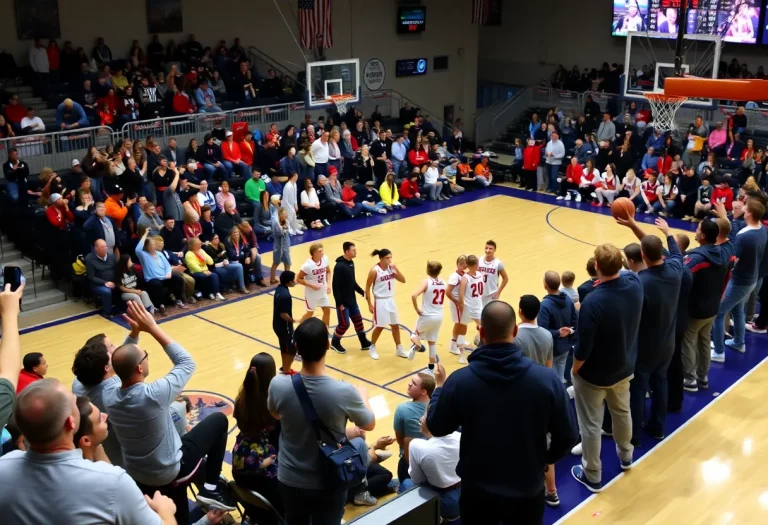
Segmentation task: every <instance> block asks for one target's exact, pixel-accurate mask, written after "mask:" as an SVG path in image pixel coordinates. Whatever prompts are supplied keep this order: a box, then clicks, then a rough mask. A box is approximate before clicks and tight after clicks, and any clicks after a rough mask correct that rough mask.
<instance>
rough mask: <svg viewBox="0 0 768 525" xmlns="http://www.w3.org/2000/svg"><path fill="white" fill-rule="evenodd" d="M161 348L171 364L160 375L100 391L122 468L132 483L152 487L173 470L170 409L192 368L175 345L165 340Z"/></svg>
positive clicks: (176, 461) (176, 462)
mask: <svg viewBox="0 0 768 525" xmlns="http://www.w3.org/2000/svg"><path fill="white" fill-rule="evenodd" d="M164 350H165V353H166V354H167V355H168V357H169V358H170V359H171V362H173V368H172V369H171V371H170V372H168V373H167V374H166V375H165V376H163V377H161V378H160V379H158V380H157V381H153V382H152V383H136V384H135V385H132V386H129V387H128V388H121V389H119V390H116V391H114V392H105V393H104V404H105V405H106V409H107V413H108V414H109V421H110V422H111V423H112V428H113V429H114V431H115V434H116V435H117V440H118V441H119V442H120V447H121V448H122V449H123V464H124V465H123V466H124V468H125V470H126V472H128V474H129V475H130V476H131V477H132V478H133V479H134V480H136V481H137V482H139V483H143V484H145V485H152V486H160V485H167V484H168V483H170V482H171V481H173V480H174V479H176V476H177V475H178V473H179V468H180V466H181V438H180V437H179V434H178V433H177V432H176V428H175V427H174V423H173V418H172V416H171V411H170V407H171V404H172V403H173V402H174V401H175V400H176V396H178V395H179V394H180V393H181V391H182V390H183V389H184V386H185V385H186V384H187V382H188V381H189V378H190V377H192V374H193V373H194V371H195V361H194V360H193V359H192V356H191V355H189V353H188V352H187V351H186V350H184V349H183V348H182V347H181V345H179V344H177V343H171V344H169V345H168V346H166V347H165V348H164ZM155 359H156V358H155Z"/></svg>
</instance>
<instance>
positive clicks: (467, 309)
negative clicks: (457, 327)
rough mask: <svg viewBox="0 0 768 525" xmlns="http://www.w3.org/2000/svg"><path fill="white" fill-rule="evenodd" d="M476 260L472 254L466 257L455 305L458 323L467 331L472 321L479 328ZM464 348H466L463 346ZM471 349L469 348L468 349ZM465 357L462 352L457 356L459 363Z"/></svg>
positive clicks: (480, 291)
mask: <svg viewBox="0 0 768 525" xmlns="http://www.w3.org/2000/svg"><path fill="white" fill-rule="evenodd" d="M478 264H479V262H478V260H477V257H475V256H474V255H470V256H469V257H467V271H466V272H465V273H464V276H463V277H462V278H461V284H460V285H459V300H458V302H457V305H458V306H459V307H460V308H461V310H460V311H459V324H461V325H462V326H463V327H464V328H463V330H464V333H466V331H467V325H469V323H470V322H472V321H474V322H475V325H476V326H477V328H478V330H479V329H480V314H481V313H482V311H483V289H484V288H485V283H484V282H483V275H482V274H481V273H480V272H478V271H477V268H478ZM465 350H467V349H466V348H465ZM469 351H471V350H469ZM466 362H467V358H466V356H465V355H464V352H462V353H461V355H460V356H459V363H461V364H466Z"/></svg>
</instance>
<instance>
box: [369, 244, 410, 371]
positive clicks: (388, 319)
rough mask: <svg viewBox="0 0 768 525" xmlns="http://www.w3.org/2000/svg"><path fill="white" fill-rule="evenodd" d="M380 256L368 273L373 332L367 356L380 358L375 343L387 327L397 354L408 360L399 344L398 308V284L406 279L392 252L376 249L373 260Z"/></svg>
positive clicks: (372, 254)
mask: <svg viewBox="0 0 768 525" xmlns="http://www.w3.org/2000/svg"><path fill="white" fill-rule="evenodd" d="M374 256H378V257H379V263H378V264H377V265H376V266H374V267H373V268H371V271H370V272H368V282H366V283H365V298H366V299H367V300H368V310H370V312H371V313H372V314H373V333H372V334H371V348H370V349H369V350H368V355H369V356H371V359H378V358H379V354H378V352H376V341H378V339H379V335H381V331H382V330H384V329H385V328H391V329H392V339H394V340H395V355H397V357H405V358H407V357H408V352H407V351H406V350H405V349H404V348H403V345H401V344H400V324H399V323H400V319H399V318H398V316H397V307H396V306H395V299H394V295H395V281H400V282H401V283H405V277H403V274H402V273H400V270H398V269H397V267H396V266H395V265H394V264H392V252H391V251H389V250H387V249H386V248H384V249H381V250H373V252H372V253H371V257H374Z"/></svg>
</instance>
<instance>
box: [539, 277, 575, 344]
mask: <svg viewBox="0 0 768 525" xmlns="http://www.w3.org/2000/svg"><path fill="white" fill-rule="evenodd" d="M537 322H538V324H539V326H541V327H542V328H546V329H547V330H549V333H551V334H552V341H553V342H554V343H555V346H554V348H553V354H554V356H555V357H557V356H560V355H563V354H566V353H568V352H569V351H570V350H571V347H572V346H573V345H574V342H575V340H576V336H575V335H574V334H571V335H569V336H568V337H560V329H561V328H563V327H565V326H567V327H570V328H573V329H574V330H576V326H577V325H578V322H579V315H578V314H577V313H576V306H574V304H573V301H571V298H570V297H568V295H567V294H566V293H565V292H560V293H559V294H558V295H549V294H547V295H545V296H544V299H542V300H541V310H539V317H538V321H537Z"/></svg>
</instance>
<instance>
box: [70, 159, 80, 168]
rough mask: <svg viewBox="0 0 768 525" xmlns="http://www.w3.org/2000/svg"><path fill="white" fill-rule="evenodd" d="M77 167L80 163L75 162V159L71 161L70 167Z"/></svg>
mask: <svg viewBox="0 0 768 525" xmlns="http://www.w3.org/2000/svg"><path fill="white" fill-rule="evenodd" d="M79 165H80V161H79V160H77V159H72V167H73V168H74V167H75V166H79Z"/></svg>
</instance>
